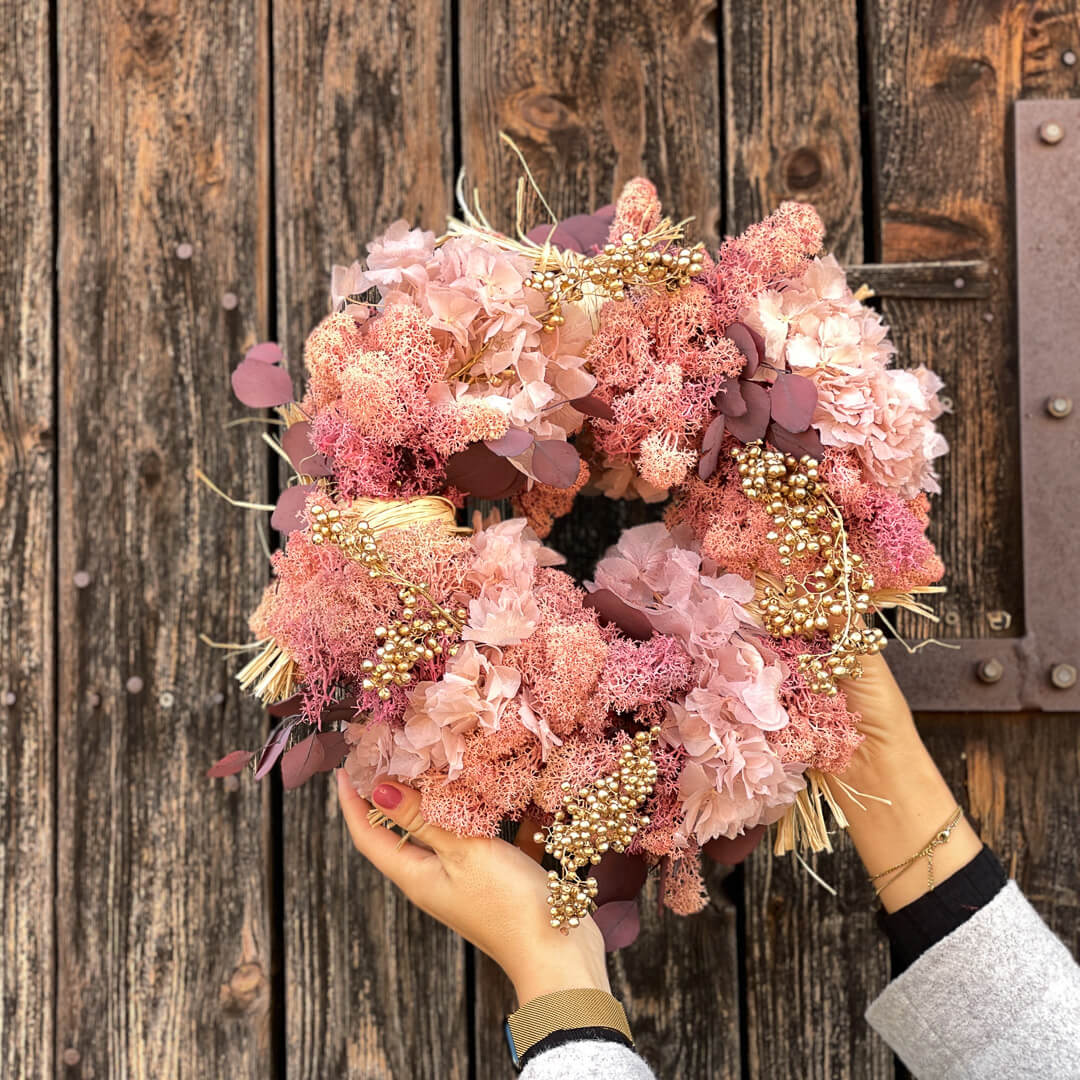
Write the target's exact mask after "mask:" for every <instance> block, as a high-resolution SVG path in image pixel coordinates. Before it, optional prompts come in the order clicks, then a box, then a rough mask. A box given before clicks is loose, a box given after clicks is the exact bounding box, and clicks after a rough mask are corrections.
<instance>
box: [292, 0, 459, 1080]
mask: <svg viewBox="0 0 1080 1080" xmlns="http://www.w3.org/2000/svg"><path fill="white" fill-rule="evenodd" d="M450 34H451V30H450V19H449V5H448V3H446V2H445V0H412V2H408V3H396V2H392V0H381V2H379V3H375V4H370V5H368V6H366V7H365V8H364V11H363V16H362V17H358V16H357V11H356V9H354V8H350V7H347V6H344V7H343V6H342V5H340V4H331V3H329V2H325V0H320V2H318V3H307V2H300V0H288V2H278V3H276V4H275V6H274V100H275V128H274V145H275V160H276V189H277V207H276V210H277V218H276V220H277V232H276V235H277V252H278V259H277V268H276V269H277V294H278V328H277V331H278V338H279V340H281V341H282V342H284V343H285V345H286V348H287V354H288V356H289V362H290V366H291V368H292V370H293V372H294V374H295V375H297V376H298V377H299V375H300V371H301V352H302V346H303V341H304V338H305V336H306V335H307V333H308V331H309V330H310V329H311V328H312V326H313V325H314V324H315V323H316V322H317V321H318V320H319V319H320V318H321V317H322V316H323V315H325V314H326V312H327V310H328V298H329V289H330V270H331V266H332V265H333V264H334V263H343V264H345V265H348V264H349V263H351V262H352V261H353V260H354V259H356V258H358V257H361V256H362V255H363V254H364V250H365V249H364V245H365V244H366V243H367V242H368V241H369V240H371V239H372V238H373V237H374V236H375V235H376V234H377V233H379V232H380V231H381V230H382V229H384V228H385V227H386V226H387V225H389V224H390V223H391V222H392V221H394V220H395V219H396V218H399V217H406V218H408V219H410V221H413V222H415V223H417V224H422V225H423V226H424V227H425V228H431V229H434V230H436V231H440V230H441V228H442V225H443V222H444V221H445V218H446V215H447V214H448V213H449V212H450V210H451V206H452V189H453V117H452V93H451V73H450V53H451V37H450ZM282 818H283V820H282V837H283V853H282V870H283V874H284V909H283V912H282V917H283V931H282V932H283V935H284V953H285V988H286V990H285V993H286V1002H285V1025H286V1028H285V1046H286V1070H287V1074H288V1075H289V1076H290V1077H304V1078H311V1080H322V1078H324V1077H328V1076H350V1077H351V1076H357V1077H360V1076H362V1077H365V1078H368V1077H370V1078H371V1080H377V1078H391V1077H393V1078H396V1077H417V1078H418V1080H422V1078H428V1077H431V1078H435V1077H438V1078H440V1080H441V1078H442V1077H464V1076H466V1074H467V1070H468V1057H467V1055H468V1047H467V1025H466V1013H467V1009H466V998H467V987H466V983H465V948H464V946H463V944H462V943H461V941H460V939H459V938H457V937H456V936H455V935H453V934H451V933H450V932H449V931H447V930H445V929H444V928H443V927H441V926H439V925H438V924H436V923H435V922H434V921H433V920H431V919H429V918H428V917H427V916H425V915H423V914H421V913H420V912H418V911H417V910H416V909H415V908H414V907H412V905H411V904H410V903H409V902H408V901H407V900H406V899H405V898H404V897H403V896H402V895H401V894H400V893H399V892H398V891H397V890H396V888H395V887H394V886H393V885H391V884H390V883H389V882H388V881H387V880H386V879H384V878H383V877H382V875H381V874H379V873H378V872H377V871H376V870H375V869H374V868H373V867H371V866H369V865H367V864H366V863H364V861H363V858H362V857H361V856H360V855H359V854H358V853H357V852H356V851H355V850H354V848H353V847H352V845H351V843H350V842H349V840H348V836H347V834H346V832H345V829H344V827H343V824H342V821H341V815H340V813H339V811H338V807H337V800H336V796H335V795H334V793H333V785H332V781H331V782H330V784H329V786H328V785H327V781H326V779H325V778H316V779H315V780H313V781H311V782H310V783H309V784H307V785H305V786H304V787H303V788H302V789H300V790H298V791H294V792H286V793H285V795H284V799H283V805H282Z"/></svg>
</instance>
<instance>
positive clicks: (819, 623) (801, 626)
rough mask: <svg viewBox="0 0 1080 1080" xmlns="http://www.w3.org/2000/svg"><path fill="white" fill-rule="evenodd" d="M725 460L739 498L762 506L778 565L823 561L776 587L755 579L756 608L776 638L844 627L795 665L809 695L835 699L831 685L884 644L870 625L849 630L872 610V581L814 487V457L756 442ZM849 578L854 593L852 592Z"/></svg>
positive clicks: (838, 517)
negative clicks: (838, 623) (838, 622)
mask: <svg viewBox="0 0 1080 1080" xmlns="http://www.w3.org/2000/svg"><path fill="white" fill-rule="evenodd" d="M732 456H733V457H734V458H735V460H736V462H737V463H738V472H739V476H740V478H741V480H740V483H741V486H742V490H743V493H744V494H745V495H746V497H747V498H748V499H752V500H754V501H756V502H761V503H764V505H765V510H766V512H767V513H769V514H770V515H771V517H772V522H773V526H774V527H773V529H772V530H771V531H770V532H768V533H767V534H766V539H767V540H769V541H770V542H771V543H774V544H776V545H777V552H778V554H779V556H780V564H781V566H784V567H788V566H791V564H792V561H793V560H801V559H805V558H820V559H821V560H822V565H821V566H819V567H818V568H817V569H815V570H813V571H812V572H811V573H809V574H808V575H805V576H804V578H803V580H802V581H800V580H799V579H798V578H796V576H795V575H794V574H791V573H789V574H787V575H786V576H785V577H784V580H783V582H782V583H777V582H776V580H775V579H772V578H770V576H769V575H767V574H759V575H758V578H759V581H760V582H761V583H762V584H761V588H762V595H761V599H760V600H759V602H758V604H757V607H758V609H759V611H760V612H761V615H762V619H763V621H764V623H765V628H766V629H767V630H768V631H769V633H771V634H773V635H774V636H776V637H780V638H791V637H801V638H804V639H806V640H808V641H810V640H813V639H814V638H815V637H816V636H817V635H818V634H819V633H823V632H827V631H829V627H830V625H831V623H830V619H831V618H838V617H841V616H842V617H843V619H844V622H843V626H842V627H838V628H836V629H834V630H832V631H831V632H830V633H829V637H830V642H831V644H830V648H829V651H828V653H826V654H823V655H818V654H815V653H804V654H803V655H801V656H800V657H799V658H798V661H797V662H798V667H799V670H800V671H801V672H803V673H804V674H806V675H807V676H808V677H809V682H810V689H811V690H813V691H814V692H815V693H822V694H826V695H827V696H829V697H834V696H835V695H836V694H837V692H838V690H837V686H836V680H837V679H840V678H844V677H850V678H858V677H859V676H860V675H861V674H862V665H861V663H860V662H859V659H858V658H859V656H860V655H863V654H866V653H876V652H879V651H880V650H881V649H882V648H883V647H884V645H885V635H884V634H883V633H882V632H881V630H879V629H878V628H877V627H869V628H866V627H858V626H856V625H855V619H856V616H858V615H865V614H867V613H868V612H869V611H870V610H871V607H872V603H871V598H870V592H871V590H872V589H873V587H874V579H873V576H872V575H871V574H869V573H866V572H865V571H863V570H861V569H860V567H861V565H862V557H861V556H860V555H858V554H856V553H855V552H852V551H851V550H850V548H849V546H848V539H847V530H846V529H845V527H844V519H843V516H842V514H841V513H840V510H839V508H838V507H837V505H836V504H835V503H834V502H833V500H832V499H831V498H830V497H829V495H828V492H827V491H826V490H825V488H824V486H823V485H822V484H821V483H820V482H819V477H818V463H817V461H816V460H814V458H812V457H810V456H809V455H808V454H804V455H803V456H802V457H801V458H799V459H796V458H795V457H794V456H792V455H791V454H784V453H781V452H780V451H778V450H773V449H768V448H766V447H765V446H763V445H762V443H761V442H760V441H756V442H752V443H747V444H746V445H745V446H740V447H736V448H735V449H733V450H732ZM822 522H827V525H823V524H822ZM856 574H858V575H859V589H858V591H857V592H855V591H854V590H853V587H852V586H853V579H854V577H855V575H856Z"/></svg>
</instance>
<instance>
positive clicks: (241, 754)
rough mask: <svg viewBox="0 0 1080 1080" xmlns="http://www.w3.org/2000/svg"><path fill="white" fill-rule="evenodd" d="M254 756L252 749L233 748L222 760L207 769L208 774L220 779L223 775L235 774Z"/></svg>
mask: <svg viewBox="0 0 1080 1080" xmlns="http://www.w3.org/2000/svg"><path fill="white" fill-rule="evenodd" d="M254 756H255V754H254V752H253V751H251V750H233V751H232V753H231V754H226V755H225V756H224V757H223V758H222V759H221V760H220V761H216V762H214V764H213V765H211V766H210V768H209V769H207V770H206V775H207V776H209V777H211V778H212V779H214V780H219V779H221V777H223V776H235V775H236V774H237V773H238V772H239V771H240V770H241V769H242V768H243V767H244V766H245V765H246V764H247V763H248V762H249V761H250V760H251V759H252V758H253V757H254Z"/></svg>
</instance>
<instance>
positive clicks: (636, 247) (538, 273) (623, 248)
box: [525, 221, 705, 333]
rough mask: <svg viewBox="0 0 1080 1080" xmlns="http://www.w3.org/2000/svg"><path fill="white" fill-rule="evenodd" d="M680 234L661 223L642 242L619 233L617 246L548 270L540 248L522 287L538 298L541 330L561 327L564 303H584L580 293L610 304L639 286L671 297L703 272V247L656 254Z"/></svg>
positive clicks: (567, 258)
mask: <svg viewBox="0 0 1080 1080" xmlns="http://www.w3.org/2000/svg"><path fill="white" fill-rule="evenodd" d="M681 235H682V230H681V229H680V228H677V227H676V228H675V230H674V232H673V230H672V226H671V223H670V222H667V221H665V222H662V223H661V225H660V226H658V227H657V228H656V229H654V230H650V232H648V233H646V234H645V235H644V236H640V237H636V236H634V234H633V233H629V232H628V233H623V235H622V238H621V242H620V243H618V244H605V245H604V247H603V250H602V251H601V252H600V253H599V254H597V255H592V256H577V257H573V253H567V252H563V253H561V257H560V259H559V261H558V263H557V265H556V266H555V267H553V268H548V267H547V266H546V260H547V254H548V251H549V249H547V248H545V249H544V250H543V252H542V254H541V255H540V257H539V259H538V260H537V265H536V267H535V269H534V270H533V272H532V273H531V274H530V275H529V277H528V278H526V279H525V284H526V285H527V286H529V287H530V288H533V289H537V290H539V291H540V292H541V293H543V294H544V296H545V298H546V300H547V305H548V307H547V311H546V312H545V313H544V315H543V316H542V317H541V320H540V321H541V323H542V325H543V329H544V330H545V331H547V332H548V333H551V332H552V331H554V330H555V329H557V328H558V327H559V326H562V324H563V323H564V322H566V317H565V316H564V315H563V314H562V305H563V304H564V303H569V304H574V303H578V302H580V301H581V300H583V299H584V298H585V293H586V290H587V291H588V292H589V293H592V294H594V295H597V296H602V297H606V298H607V299H610V300H625V299H626V289H628V288H634V287H639V286H653V287H655V286H661V285H662V286H664V287H666V288H667V290H668V291H669V292H675V291H677V290H678V289H680V288H682V287H683V286H684V285H686V284H687V282H689V281H690V280H691V279H692V278H695V277H697V275H698V274H700V273H701V272H702V271H703V270H704V269H705V245H704V244H701V243H698V244H695V245H694V246H693V247H680V248H678V249H677V250H675V251H658V250H656V248H657V246H658V245H659V244H662V243H666V242H671V240H673V239H674V240H675V241H677V240H678V239H680V238H681Z"/></svg>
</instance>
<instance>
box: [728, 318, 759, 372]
mask: <svg viewBox="0 0 1080 1080" xmlns="http://www.w3.org/2000/svg"><path fill="white" fill-rule="evenodd" d="M724 337H726V338H728V339H729V340H731V341H733V342H735V345H736V347H737V348H738V350H739V352H741V353H742V354H743V356H745V357H746V367H744V368H743V371H742V376H743V378H744V379H749V378H750V377H751V376H752V375H753V374H754V372H755V371H757V368H758V364H760V363H761V361H762V360H764V359H765V342H764V341H763V340H762V338H761V335H760V334H758V333H757V332H756V331H754V330H751V329H750V327H749V326H747V325H746V323H741V322H737V323H732V324H731V325H730V326H729V327H728V328H727V330H725V331H724Z"/></svg>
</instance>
